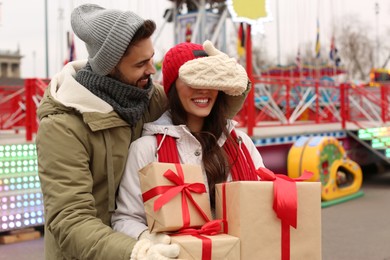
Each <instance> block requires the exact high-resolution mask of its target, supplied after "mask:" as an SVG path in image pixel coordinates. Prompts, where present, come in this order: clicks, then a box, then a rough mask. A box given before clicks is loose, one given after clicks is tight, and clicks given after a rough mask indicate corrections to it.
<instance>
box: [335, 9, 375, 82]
mask: <svg viewBox="0 0 390 260" xmlns="http://www.w3.org/2000/svg"><path fill="white" fill-rule="evenodd" d="M340 24H341V27H339V28H337V30H336V38H337V42H338V49H339V53H340V56H341V60H342V63H343V65H344V67H345V68H346V69H347V71H348V74H349V76H350V78H353V79H359V80H367V79H368V77H369V73H370V70H371V68H373V67H374V64H375V62H374V58H375V38H374V37H372V36H371V38H370V33H369V28H367V27H365V26H364V25H363V24H362V23H361V22H360V20H359V19H358V18H356V17H352V16H347V17H344V19H343V22H342V23H340Z"/></svg>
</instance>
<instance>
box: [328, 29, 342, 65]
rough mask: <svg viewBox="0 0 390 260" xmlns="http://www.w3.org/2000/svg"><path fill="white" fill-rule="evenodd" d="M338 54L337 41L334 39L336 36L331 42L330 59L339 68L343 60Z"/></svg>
mask: <svg viewBox="0 0 390 260" xmlns="http://www.w3.org/2000/svg"><path fill="white" fill-rule="evenodd" d="M337 52H338V50H337V48H336V44H335V39H334V36H332V39H331V41H330V52H329V58H330V60H332V61H333V62H334V64H335V65H336V67H338V66H339V64H340V62H341V58H340V57H339V55H338V53H337Z"/></svg>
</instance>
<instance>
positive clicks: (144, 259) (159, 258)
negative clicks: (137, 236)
mask: <svg viewBox="0 0 390 260" xmlns="http://www.w3.org/2000/svg"><path fill="white" fill-rule="evenodd" d="M179 252H180V247H179V245H178V244H168V245H167V244H161V243H157V244H154V243H153V242H152V241H150V240H149V239H146V238H144V239H141V240H138V242H137V243H136V244H135V246H134V248H133V251H132V252H131V257H130V260H169V259H175V258H177V257H178V256H179Z"/></svg>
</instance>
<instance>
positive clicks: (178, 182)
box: [142, 164, 209, 227]
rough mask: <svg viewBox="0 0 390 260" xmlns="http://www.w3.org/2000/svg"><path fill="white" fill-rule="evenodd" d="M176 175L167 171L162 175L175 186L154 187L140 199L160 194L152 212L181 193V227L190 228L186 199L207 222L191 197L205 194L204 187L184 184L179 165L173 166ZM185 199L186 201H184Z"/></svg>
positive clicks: (200, 184)
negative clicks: (196, 194)
mask: <svg viewBox="0 0 390 260" xmlns="http://www.w3.org/2000/svg"><path fill="white" fill-rule="evenodd" d="M175 167H176V170H177V173H178V175H176V174H175V173H174V172H173V171H172V170H167V171H166V172H165V173H164V175H163V176H164V177H165V178H167V179H168V180H170V181H171V182H172V183H174V184H175V185H165V186H157V187H154V188H152V189H150V190H148V191H146V192H144V193H143V194H142V198H143V200H144V202H146V201H147V200H149V199H151V198H153V197H154V196H157V195H160V194H162V195H161V196H160V197H159V198H158V199H156V200H155V202H154V211H157V210H159V209H160V208H161V207H162V206H164V205H165V204H166V203H168V202H169V201H170V200H171V199H173V198H174V197H175V196H176V195H177V194H179V193H181V195H182V196H181V201H182V214H183V227H188V226H190V211H189V208H188V202H187V199H189V200H190V202H191V203H192V205H193V206H194V207H195V208H196V209H197V211H198V212H199V214H200V215H201V216H202V218H203V219H204V220H205V221H206V222H208V221H209V218H208V217H207V215H206V214H205V213H204V211H203V210H202V209H201V208H200V206H199V205H198V204H197V203H196V202H195V200H194V198H193V197H192V194H191V192H194V193H205V192H206V187H205V185H204V184H203V183H185V182H184V174H183V168H182V167H181V165H180V164H175ZM186 198H187V199H186Z"/></svg>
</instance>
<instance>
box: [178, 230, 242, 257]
mask: <svg viewBox="0 0 390 260" xmlns="http://www.w3.org/2000/svg"><path fill="white" fill-rule="evenodd" d="M201 237H203V238H204V239H210V240H211V258H208V257H202V256H204V255H202V254H203V253H204V252H203V244H202V243H205V242H204V241H202V239H201V238H199V237H196V236H192V235H183V236H182V235H180V236H171V243H176V244H178V245H179V246H180V254H179V257H178V258H179V259H189V260H192V259H193V260H199V259H202V260H211V259H213V260H216V259H218V260H222V259H224V260H238V259H240V239H239V238H237V237H233V236H229V235H226V234H218V235H214V236H206V235H201Z"/></svg>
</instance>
